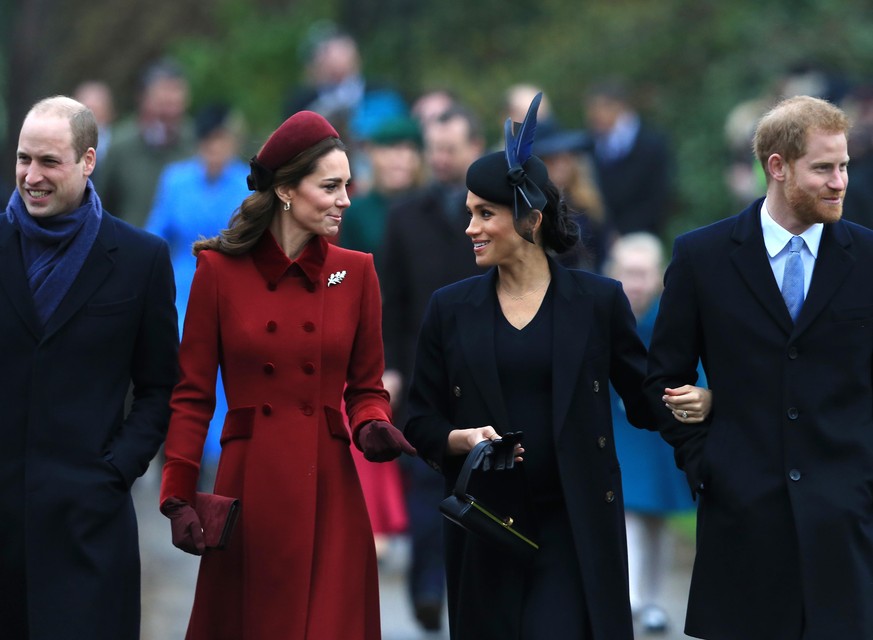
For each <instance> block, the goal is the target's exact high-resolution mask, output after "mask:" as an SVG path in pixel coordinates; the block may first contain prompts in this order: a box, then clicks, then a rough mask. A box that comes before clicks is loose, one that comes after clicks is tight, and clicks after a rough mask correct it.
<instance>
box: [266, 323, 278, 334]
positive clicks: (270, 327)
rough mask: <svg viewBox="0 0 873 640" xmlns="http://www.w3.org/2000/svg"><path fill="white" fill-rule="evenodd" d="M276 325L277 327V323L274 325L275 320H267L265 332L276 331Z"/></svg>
mask: <svg viewBox="0 0 873 640" xmlns="http://www.w3.org/2000/svg"><path fill="white" fill-rule="evenodd" d="M276 327H277V325H276V321H275V320H269V321H268V322H267V332H268V333H273V332H274V331H276Z"/></svg>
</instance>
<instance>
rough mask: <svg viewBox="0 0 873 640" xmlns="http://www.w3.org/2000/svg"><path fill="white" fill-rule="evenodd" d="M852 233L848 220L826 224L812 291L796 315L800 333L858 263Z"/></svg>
mask: <svg viewBox="0 0 873 640" xmlns="http://www.w3.org/2000/svg"><path fill="white" fill-rule="evenodd" d="M851 244H852V237H851V235H850V234H849V230H848V228H847V226H846V224H845V223H843V222H837V223H835V224H826V225H825V228H824V233H823V234H822V238H821V245H820V246H819V250H818V258H817V259H816V261H815V269H814V270H813V272H812V282H811V283H810V285H809V293H808V294H807V296H806V300H805V301H804V303H803V307H802V308H801V309H800V315H799V316H798V317H797V326H796V327H795V330H796V332H797V333H801V332H802V331H804V330H805V329H806V328H807V327H809V325H810V324H811V323H812V321H813V320H815V319H816V317H818V316H819V315H820V314H821V313H822V311H824V309H825V307H826V306H827V304H828V303H829V302H830V300H831V298H833V296H834V294H835V293H836V292H837V290H838V289H839V287H840V284H841V283H842V282H843V280H845V279H846V277H847V276H848V275H849V272H850V271H851V270H852V268H853V267H854V265H855V257H854V256H853V255H852V253H851V252H850V250H849V247H850V246H851Z"/></svg>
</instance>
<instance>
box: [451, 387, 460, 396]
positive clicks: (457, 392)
mask: <svg viewBox="0 0 873 640" xmlns="http://www.w3.org/2000/svg"><path fill="white" fill-rule="evenodd" d="M452 395H453V396H455V397H456V398H460V397H461V387H459V386H457V385H455V386H454V387H452Z"/></svg>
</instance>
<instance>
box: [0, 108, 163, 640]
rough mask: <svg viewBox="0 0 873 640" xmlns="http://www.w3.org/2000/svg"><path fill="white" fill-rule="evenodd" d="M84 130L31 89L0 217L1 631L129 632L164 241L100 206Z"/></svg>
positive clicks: (89, 122) (26, 639) (87, 117)
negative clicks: (137, 485)
mask: <svg viewBox="0 0 873 640" xmlns="http://www.w3.org/2000/svg"><path fill="white" fill-rule="evenodd" d="M96 146H97V125H96V122H95V120H94V116H93V114H92V113H91V112H90V111H89V110H88V109H87V108H86V107H84V106H83V105H82V104H80V103H78V102H76V101H75V100H72V99H70V98H66V97H62V96H56V97H53V98H47V99H45V100H43V101H41V102H39V103H37V104H36V105H35V106H34V107H33V108H32V109H31V110H30V112H29V113H28V115H27V117H26V118H25V120H24V124H23V125H22V128H21V133H20V137H19V144H18V162H17V166H16V186H17V189H16V191H15V192H14V193H13V194H12V197H11V199H10V201H9V205H8V208H7V210H6V213H5V214H4V215H3V216H2V217H0V353H2V354H3V358H2V361H0V407H2V408H3V417H2V420H0V440H2V442H3V446H2V447H0V629H2V633H0V635H2V636H3V638H6V639H9V640H56V639H57V638H64V639H65V640H135V639H136V638H138V637H139V626H140V624H139V622H140V620H139V618H140V568H139V548H138V540H137V526H136V517H135V514H134V509H133V502H132V500H131V496H130V488H131V485H132V484H133V482H134V480H135V479H136V478H137V477H139V476H140V475H142V473H143V472H144V471H145V470H146V467H147V466H148V464H149V461H150V460H151V458H152V457H153V456H154V454H155V452H156V451H157V450H158V447H159V446H160V444H161V442H162V440H163V438H164V435H165V432H166V427H167V422H168V419H169V405H168V400H169V395H170V392H171V390H172V387H173V384H174V382H175V379H176V369H177V365H176V353H177V343H178V335H177V334H178V329H177V324H176V311H175V306H174V304H173V299H174V294H175V291H174V285H173V273H172V267H171V266H170V260H169V253H168V250H167V247H166V244H165V243H164V242H163V241H162V240H159V239H158V238H156V237H155V236H152V235H149V234H147V233H145V232H144V231H140V230H137V229H135V228H133V227H131V226H130V225H128V224H126V223H123V222H120V221H119V220H117V219H115V218H113V217H112V216H111V215H109V214H108V213H107V212H105V211H103V210H102V206H101V204H100V199H99V197H98V196H97V193H96V192H95V191H94V188H93V186H92V184H91V181H90V179H89V176H90V175H91V173H92V172H93V170H94V165H95V148H96ZM131 385H132V398H133V400H132V405H131V407H130V411H129V413H127V415H125V398H126V396H127V393H128V389H129V388H130V387H131Z"/></svg>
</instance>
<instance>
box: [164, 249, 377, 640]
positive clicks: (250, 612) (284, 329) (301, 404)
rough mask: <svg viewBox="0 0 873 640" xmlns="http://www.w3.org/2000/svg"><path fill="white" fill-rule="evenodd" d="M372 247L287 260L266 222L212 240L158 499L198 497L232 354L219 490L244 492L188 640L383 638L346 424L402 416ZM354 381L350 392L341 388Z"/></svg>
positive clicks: (207, 569)
mask: <svg viewBox="0 0 873 640" xmlns="http://www.w3.org/2000/svg"><path fill="white" fill-rule="evenodd" d="M381 321H382V320H381V302H380V293H379V285H378V281H377V279H376V272H375V269H374V267H373V257H372V256H371V255H369V254H363V253H359V252H355V251H349V250H346V249H342V248H339V247H336V246H333V245H329V244H328V243H327V242H326V241H324V240H323V239H322V238H318V237H316V238H314V239H313V240H312V241H311V242H310V243H309V244H308V245H307V246H306V248H305V249H304V251H303V253H302V254H301V256H300V257H299V258H298V259H297V260H296V261H295V262H294V263H291V262H290V261H289V260H288V258H287V256H286V255H285V254H284V253H283V252H282V250H281V249H280V248H279V246H278V245H277V244H276V242H275V240H274V239H273V237H272V235H271V234H270V233H269V232H266V233H265V234H264V237H263V238H262V239H261V240H260V241H259V243H258V244H257V245H256V246H255V247H254V248H253V250H252V251H251V252H250V253H249V254H246V255H242V256H228V255H223V254H220V253H217V252H214V251H203V252H201V253H200V256H199V259H198V265H197V271H196V274H195V276H194V282H193V284H192V287H191V297H190V301H189V304H188V311H187V315H186V319H185V328H184V337H183V341H182V347H181V350H180V356H179V360H180V367H181V377H180V382H179V384H178V385H177V387H176V389H175V390H174V392H173V398H172V402H171V406H172V411H173V414H172V419H171V422H170V431H169V435H168V437H167V441H166V446H165V450H166V459H167V462H166V464H165V466H164V470H163V484H162V488H161V502H162V503H163V501H164V500H166V499H167V498H169V497H178V498H182V499H184V500H187V501H190V500H192V499H193V494H194V492H195V486H196V481H197V476H198V471H199V461H200V456H201V452H202V448H203V441H204V438H205V436H206V431H207V427H208V425H209V419H210V417H211V415H212V409H213V403H214V391H213V389H214V386H215V378H216V371H217V369H218V366H219V365H220V366H221V371H222V378H223V383H224V389H225V392H226V395H227V400H228V407H229V411H228V413H227V417H226V419H225V423H224V429H223V431H222V436H221V442H222V452H221V460H220V463H219V467H218V475H217V478H216V485H215V493H218V494H222V495H228V496H233V497H237V498H239V499H240V501H241V516H240V520H239V522H238V524H237V528H236V530H235V531H234V534H233V538H232V539H231V543H230V546H229V548H227V549H225V550H223V551H207V552H206V554H205V555H204V556H203V559H202V561H201V565H200V575H199V578H198V582H197V591H196V595H195V600H194V608H193V611H192V614H191V622H190V625H189V629H188V635H187V638H189V640H223V639H227V640H285V639H287V640H304V639H312V640H323V639H326V638H343V639H344V640H346V639H349V640H354V639H365V640H378V638H379V637H380V624H379V595H378V575H377V567H376V556H375V550H374V546H373V539H372V532H371V529H370V523H369V519H368V515H367V511H366V507H365V504H364V500H363V495H362V493H361V487H360V483H359V481H358V476H357V474H356V472H355V466H354V463H353V461H352V458H351V454H350V451H349V445H350V438H349V431H348V428H347V427H346V426H345V422H344V420H343V416H342V414H341V413H340V407H341V401H342V399H343V395H344V397H345V405H346V412H347V414H348V419H349V424H351V425H352V426H353V427H357V426H358V425H360V424H361V423H363V422H366V421H367V420H373V419H376V420H387V421H390V410H389V406H388V395H387V393H386V392H385V390H384V389H383V388H382V382H381V376H382V371H383V367H384V362H383V355H382V335H381ZM344 389H345V393H344V391H343V390H344Z"/></svg>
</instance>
